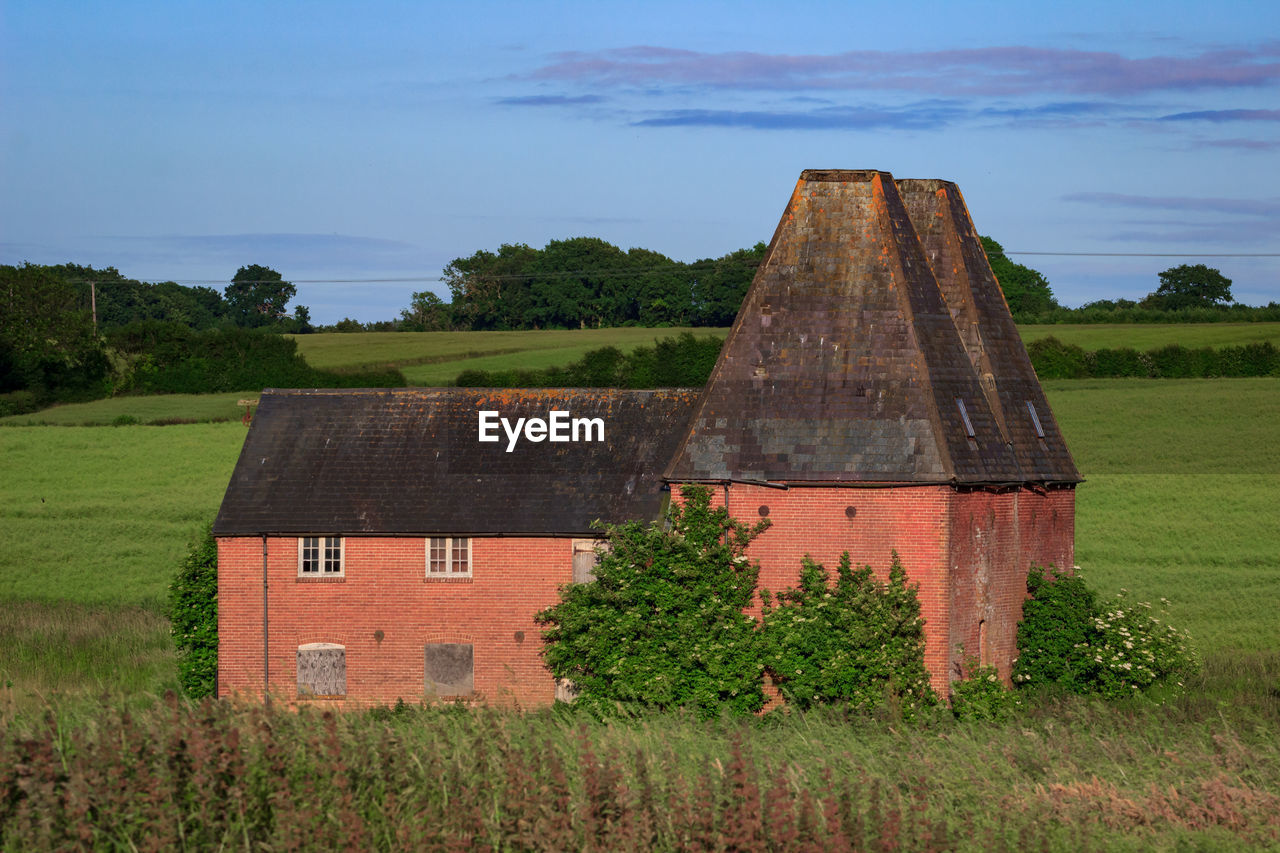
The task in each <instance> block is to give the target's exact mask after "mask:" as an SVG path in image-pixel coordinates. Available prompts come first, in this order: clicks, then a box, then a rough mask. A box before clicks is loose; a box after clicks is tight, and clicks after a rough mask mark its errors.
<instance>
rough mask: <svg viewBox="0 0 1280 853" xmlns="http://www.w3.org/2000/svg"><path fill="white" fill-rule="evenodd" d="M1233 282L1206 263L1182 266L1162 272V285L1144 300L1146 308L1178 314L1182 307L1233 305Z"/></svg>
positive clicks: (1143, 303)
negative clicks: (1230, 303) (1231, 303)
mask: <svg viewBox="0 0 1280 853" xmlns="http://www.w3.org/2000/svg"><path fill="white" fill-rule="evenodd" d="M1234 301H1235V299H1234V298H1232V296H1231V279H1229V278H1227V277H1226V276H1224V275H1223V274H1222V273H1220V272H1218V271H1217V270H1216V269H1214V268H1213V267H1207V266H1205V265H1204V264H1182V265H1181V266H1176V267H1170V268H1169V269H1167V270H1165V271H1164V272H1162V273H1160V286H1159V287H1158V288H1156V292H1155V293H1149V294H1147V298H1146V299H1144V300H1142V305H1143V307H1144V308H1159V309H1163V310H1165V311H1177V310H1179V309H1182V308H1219V307H1222V306H1224V305H1226V304H1227V303H1229V302H1234Z"/></svg>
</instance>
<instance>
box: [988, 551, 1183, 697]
mask: <svg viewBox="0 0 1280 853" xmlns="http://www.w3.org/2000/svg"><path fill="white" fill-rule="evenodd" d="M1027 591H1028V592H1029V593H1030V595H1031V597H1030V598H1028V599H1027V601H1026V602H1024V604H1023V607H1022V622H1021V623H1020V624H1019V625H1018V659H1017V660H1016V661H1014V666H1013V682H1014V684H1015V685H1017V686H1018V687H1032V688H1034V687H1040V686H1043V685H1055V686H1057V687H1058V688H1061V689H1065V690H1067V691H1069V692H1072V693H1092V694H1100V695H1102V696H1107V697H1112V698H1115V697H1119V696H1131V695H1133V694H1134V693H1139V692H1141V691H1144V690H1147V689H1149V688H1151V687H1155V686H1157V685H1165V686H1169V687H1172V688H1175V689H1177V688H1180V687H1181V686H1182V681H1183V679H1184V677H1185V676H1187V675H1188V674H1190V673H1191V672H1194V671H1195V669H1196V668H1197V666H1198V663H1197V659H1196V656H1195V652H1194V651H1193V650H1192V648H1191V643H1190V640H1189V638H1188V637H1187V635H1186V634H1185V633H1184V632H1182V631H1179V630H1178V629H1176V628H1174V627H1173V626H1171V625H1170V624H1169V622H1168V614H1167V612H1166V610H1165V608H1166V607H1167V606H1168V603H1169V602H1168V600H1167V599H1163V598H1162V599H1160V605H1161V606H1160V608H1159V609H1156V608H1153V607H1152V606H1151V604H1149V603H1147V602H1133V603H1131V602H1130V601H1129V600H1128V592H1127V591H1126V590H1121V591H1120V593H1119V594H1118V595H1117V596H1116V597H1115V598H1114V599H1113V600H1111V601H1109V602H1099V601H1098V598H1097V595H1096V594H1095V593H1094V592H1093V590H1091V589H1089V588H1088V587H1087V586H1086V585H1085V583H1084V580H1083V579H1082V578H1081V577H1080V576H1079V574H1078V573H1075V574H1067V573H1064V572H1060V571H1058V570H1057V569H1054V568H1050V569H1049V570H1048V572H1045V570H1043V569H1041V568H1040V567H1038V566H1033V567H1032V568H1031V572H1030V573H1029V574H1028V576H1027Z"/></svg>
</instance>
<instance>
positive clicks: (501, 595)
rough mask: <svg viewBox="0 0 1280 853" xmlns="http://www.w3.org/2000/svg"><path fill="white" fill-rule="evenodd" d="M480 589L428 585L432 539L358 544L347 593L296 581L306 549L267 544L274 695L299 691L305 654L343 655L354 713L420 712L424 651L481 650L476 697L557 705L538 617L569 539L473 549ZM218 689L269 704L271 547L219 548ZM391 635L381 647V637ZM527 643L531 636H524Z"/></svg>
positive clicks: (566, 560)
mask: <svg viewBox="0 0 1280 853" xmlns="http://www.w3.org/2000/svg"><path fill="white" fill-rule="evenodd" d="M471 544H472V557H471V566H472V578H471V580H469V581H467V580H434V579H433V580H425V579H424V578H425V576H426V571H425V560H426V557H425V553H424V547H425V545H424V540H423V539H421V538H413V539H394V538H363V537H359V538H357V537H349V538H347V540H346V543H345V547H346V553H345V562H344V569H345V572H344V574H345V577H344V579H343V580H342V581H341V582H335V581H331V580H312V579H307V580H299V579H298V540H297V539H296V538H294V537H287V538H269V539H268V558H267V572H268V596H269V603H270V617H269V625H270V637H269V646H270V648H269V652H270V667H271V689H272V691H273V693H276V694H278V695H279V696H280V697H293V696H294V695H295V694H296V690H297V671H296V660H297V659H296V652H297V648H298V646H299V645H302V644H304V643H316V642H328V643H339V644H341V645H343V646H345V647H346V665H347V696H348V699H347V700H345V701H346V702H347V703H355V702H362V703H363V702H369V703H394V702H395V700H396V699H398V698H404V699H405V701H407V702H417V701H420V700H421V699H422V697H423V692H424V663H423V646H424V645H425V644H426V643H431V642H462V643H472V644H473V645H474V655H475V692H476V694H477V696H479V697H482V698H484V699H485V700H487V701H490V702H496V703H501V704H519V705H521V706H538V705H546V704H550V702H551V701H552V699H553V697H554V694H555V682H554V679H552V677H551V674H550V673H549V672H548V671H547V670H546V668H545V667H544V666H543V665H542V661H541V658H540V657H539V654H538V652H539V650H540V649H541V647H542V642H541V639H540V635H539V631H540V629H539V627H538V626H537V625H536V624H535V623H534V621H533V616H534V614H535V613H537V612H538V611H539V610H541V609H543V608H545V607H547V606H549V605H551V604H554V603H555V602H556V601H557V600H558V595H557V591H558V588H559V586H560V585H561V584H564V583H568V582H569V581H570V580H571V579H572V566H573V548H572V540H570V539H550V538H536V539H535V538H492V539H473V540H471ZM218 566H219V570H218V637H219V653H218V678H219V685H218V686H219V692H220V694H222V695H224V696H225V695H232V694H236V693H245V694H251V695H259V696H260V695H261V693H262V688H263V678H262V540H261V539H260V538H225V539H220V540H218ZM377 631H382V639H381V640H378V639H377V638H376V637H375V632H377ZM519 633H523V637H519V636H517V635H518V634H519Z"/></svg>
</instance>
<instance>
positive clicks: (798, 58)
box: [527, 43, 1280, 96]
mask: <svg viewBox="0 0 1280 853" xmlns="http://www.w3.org/2000/svg"><path fill="white" fill-rule="evenodd" d="M527 76H528V77H529V78H532V79H536V80H557V81H562V82H572V83H576V84H581V85H590V86H595V87H601V88H617V87H655V86H657V87H668V88H669V87H694V88H699V89H737V90H750V91H821V90H853V91H897V92H917V93H928V94H931V95H940V96H958V95H987V96H1008V95H1027V94H1046V93H1075V94H1092V95H1107V96H1117V95H1128V94H1137V93H1147V92H1168V91H1194V90H1204V89H1237V88H1244V87H1253V86H1262V85H1265V84H1268V83H1272V82H1275V81H1277V80H1280V44H1277V43H1270V44H1266V45H1263V46H1260V47H1253V48H1237V49H1229V50H1211V51H1203V52H1201V53H1198V54H1194V55H1179V56H1148V57H1140V58H1131V57H1127V56H1123V55H1121V54H1119V53H1114V52H1105V51H1083V50H1071V49H1062V48H1039V47H1025V46H1007V47H984V48H974V49H967V50H938V51H877V50H859V51H848V52H844V53H837V54H765V53H753V52H746V51H732V52H725V53H706V52H702V51H692V50H679V49H675V48H667V47H657V46H635V47H626V48H618V49H612V50H601V51H593V52H572V53H564V54H560V55H558V56H557V58H556V59H555V61H553V62H551V63H549V64H546V65H544V66H542V67H541V68H538V69H536V70H534V71H533V72H531V73H530V74H528V75H527Z"/></svg>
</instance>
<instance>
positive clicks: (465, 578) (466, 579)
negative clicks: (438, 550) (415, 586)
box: [422, 575, 471, 583]
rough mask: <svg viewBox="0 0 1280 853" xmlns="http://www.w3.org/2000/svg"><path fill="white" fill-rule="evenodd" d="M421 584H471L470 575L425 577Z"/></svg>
mask: <svg viewBox="0 0 1280 853" xmlns="http://www.w3.org/2000/svg"><path fill="white" fill-rule="evenodd" d="M422 582H423V583H471V575H459V576H447V575H446V576H440V577H425V578H423V579H422Z"/></svg>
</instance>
